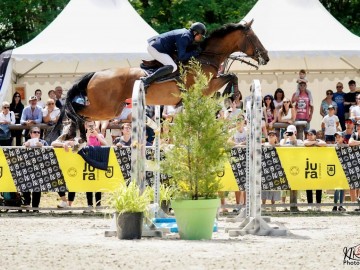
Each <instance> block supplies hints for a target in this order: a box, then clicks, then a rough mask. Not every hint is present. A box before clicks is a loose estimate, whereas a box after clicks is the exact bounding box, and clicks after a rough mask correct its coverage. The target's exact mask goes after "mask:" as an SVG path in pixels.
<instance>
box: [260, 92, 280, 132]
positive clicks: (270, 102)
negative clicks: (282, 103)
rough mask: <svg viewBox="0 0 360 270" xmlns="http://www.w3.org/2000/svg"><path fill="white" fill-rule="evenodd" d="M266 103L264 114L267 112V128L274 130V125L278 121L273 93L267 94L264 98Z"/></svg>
mask: <svg viewBox="0 0 360 270" xmlns="http://www.w3.org/2000/svg"><path fill="white" fill-rule="evenodd" d="M263 102H264V104H265V108H264V114H265V116H264V117H265V124H266V130H267V131H269V130H273V129H274V128H273V125H274V123H275V122H276V118H277V115H276V110H275V105H274V98H273V96H272V95H266V96H265V97H264V100H263Z"/></svg>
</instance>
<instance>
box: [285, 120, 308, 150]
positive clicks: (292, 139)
mask: <svg viewBox="0 0 360 270" xmlns="http://www.w3.org/2000/svg"><path fill="white" fill-rule="evenodd" d="M296 135H297V129H296V127H295V126H294V125H289V126H288V127H287V128H286V132H285V133H284V138H283V139H281V141H280V146H303V145H304V143H303V141H302V140H300V139H297V138H296Z"/></svg>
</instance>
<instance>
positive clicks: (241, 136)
mask: <svg viewBox="0 0 360 270" xmlns="http://www.w3.org/2000/svg"><path fill="white" fill-rule="evenodd" d="M246 135H247V130H246V128H244V129H243V131H242V132H240V131H238V130H236V132H235V134H234V135H233V138H234V142H235V143H236V144H239V143H243V142H245V141H246Z"/></svg>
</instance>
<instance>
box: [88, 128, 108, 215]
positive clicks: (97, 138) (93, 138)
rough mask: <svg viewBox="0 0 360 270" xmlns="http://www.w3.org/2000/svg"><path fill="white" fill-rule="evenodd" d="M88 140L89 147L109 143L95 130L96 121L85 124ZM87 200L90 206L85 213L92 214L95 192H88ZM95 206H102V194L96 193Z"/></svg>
mask: <svg viewBox="0 0 360 270" xmlns="http://www.w3.org/2000/svg"><path fill="white" fill-rule="evenodd" d="M85 129H86V139H87V145H88V146H105V145H107V142H106V140H105V138H104V136H103V135H102V134H101V133H99V132H98V130H96V128H95V122H94V121H87V122H85ZM86 199H87V204H88V210H85V212H92V209H93V192H86ZM95 204H96V207H97V208H98V207H100V206H101V192H95Z"/></svg>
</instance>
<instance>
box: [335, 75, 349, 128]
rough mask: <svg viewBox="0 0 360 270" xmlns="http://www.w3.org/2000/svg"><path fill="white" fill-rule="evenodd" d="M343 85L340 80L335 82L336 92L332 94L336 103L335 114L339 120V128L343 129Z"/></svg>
mask: <svg viewBox="0 0 360 270" xmlns="http://www.w3.org/2000/svg"><path fill="white" fill-rule="evenodd" d="M343 89H344V86H343V84H342V83H341V82H338V83H337V84H336V92H335V93H334V95H333V100H334V101H335V102H336V105H337V112H336V115H337V116H338V117H339V122H340V125H341V130H345V105H344V101H345V95H346V94H345V93H344V92H343Z"/></svg>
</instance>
